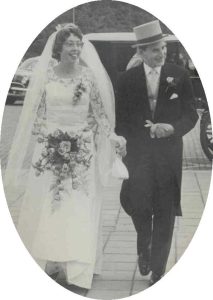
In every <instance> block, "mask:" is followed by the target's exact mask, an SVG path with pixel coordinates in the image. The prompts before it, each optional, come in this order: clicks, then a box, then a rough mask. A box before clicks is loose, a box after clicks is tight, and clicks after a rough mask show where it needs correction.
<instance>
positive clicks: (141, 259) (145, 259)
mask: <svg viewBox="0 0 213 300" xmlns="http://www.w3.org/2000/svg"><path fill="white" fill-rule="evenodd" d="M138 267H139V271H140V273H141V275H142V276H146V275H148V274H149V272H150V271H151V269H150V257H149V256H144V255H143V254H140V255H139V256H138Z"/></svg>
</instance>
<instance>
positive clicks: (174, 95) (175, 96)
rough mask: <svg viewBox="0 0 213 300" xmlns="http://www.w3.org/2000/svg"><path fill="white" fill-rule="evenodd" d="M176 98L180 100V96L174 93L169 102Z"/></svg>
mask: <svg viewBox="0 0 213 300" xmlns="http://www.w3.org/2000/svg"><path fill="white" fill-rule="evenodd" d="M176 98H178V94H176V93H173V94H172V95H171V96H170V98H169V100H173V99H176Z"/></svg>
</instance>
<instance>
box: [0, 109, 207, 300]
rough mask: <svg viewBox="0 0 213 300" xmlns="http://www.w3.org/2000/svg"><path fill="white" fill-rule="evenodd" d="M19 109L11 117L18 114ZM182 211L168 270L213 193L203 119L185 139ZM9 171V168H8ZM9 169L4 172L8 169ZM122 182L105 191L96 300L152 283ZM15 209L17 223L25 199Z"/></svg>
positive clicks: (5, 134) (7, 131)
mask: <svg viewBox="0 0 213 300" xmlns="http://www.w3.org/2000/svg"><path fill="white" fill-rule="evenodd" d="M13 109H14V108H13V107H12V108H11V109H10V108H9V109H8V111H7V115H8V116H11V117H12V115H13ZM17 119H18V115H16V116H15V117H14V118H13V119H12V118H11V122H13V124H12V123H10V122H3V130H2V145H1V152H2V153H1V158H2V166H3V168H4V166H5V164H6V159H7V153H8V150H9V145H10V143H11V137H12V135H13V132H14V124H15V121H14V120H17ZM183 170H184V171H183V185H182V209H183V217H181V218H177V220H176V225H175V231H174V236H173V243H172V248H171V252H170V256H169V260H168V264H167V271H169V270H170V269H171V268H172V266H173V265H174V264H175V263H176V262H177V261H178V260H179V258H180V256H181V255H182V254H183V252H184V250H185V249H186V248H187V246H188V244H189V243H190V241H191V239H192V237H193V235H194V232H195V231H196V228H197V226H198V224H199V221H200V219H201V216H202V212H203V209H204V206H205V202H206V199H207V195H208V190H209V184H210V177H211V164H210V162H209V161H208V160H207V158H206V157H205V156H204V154H203V152H202V149H201V146H200V143H199V123H198V124H197V126H196V127H195V129H193V130H192V131H191V132H190V133H189V134H187V135H186V136H185V137H184V160H183ZM2 171H4V170H2ZM3 173H4V172H3ZM119 192H120V182H119V181H114V182H112V183H111V185H110V186H109V187H107V188H105V190H104V202H103V209H102V214H103V216H102V217H103V218H102V219H103V239H104V249H103V250H104V262H103V272H102V274H101V275H95V276H94V280H93V284H92V288H91V290H89V291H88V292H85V293H84V295H85V296H88V297H91V298H95V299H118V298H123V297H127V296H130V295H133V294H135V293H138V292H140V291H142V290H145V289H146V288H147V287H148V279H149V276H144V277H142V276H141V275H140V274H139V271H138V267H137V255H136V233H135V230H134V227H133V225H132V222H131V219H130V218H129V216H127V215H126V214H125V212H124V211H123V210H122V208H121V207H120V203H119ZM7 200H8V205H9V209H10V212H11V215H12V217H13V220H14V222H15V223H16V222H17V217H18V214H19V207H20V201H21V200H19V201H16V203H11V202H10V201H9V199H7Z"/></svg>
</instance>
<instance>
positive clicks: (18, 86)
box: [6, 56, 56, 104]
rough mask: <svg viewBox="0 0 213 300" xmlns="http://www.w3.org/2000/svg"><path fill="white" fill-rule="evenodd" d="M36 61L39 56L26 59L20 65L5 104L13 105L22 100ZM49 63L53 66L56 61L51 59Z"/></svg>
mask: <svg viewBox="0 0 213 300" xmlns="http://www.w3.org/2000/svg"><path fill="white" fill-rule="evenodd" d="M38 60H39V56H35V57H31V58H28V59H26V60H25V61H24V62H23V63H21V64H20V66H19V67H18V69H17V71H16V73H15V75H14V77H13V80H12V83H11V85H10V89H9V92H8V95H7V100H6V103H7V104H13V103H14V102H15V101H19V100H21V101H23V100H24V97H25V94H26V91H27V88H28V85H29V82H30V78H31V75H32V73H33V69H34V68H35V66H36V64H37V62H38ZM51 63H52V64H55V63H56V60H55V59H52V61H51Z"/></svg>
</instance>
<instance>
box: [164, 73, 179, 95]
mask: <svg viewBox="0 0 213 300" xmlns="http://www.w3.org/2000/svg"><path fill="white" fill-rule="evenodd" d="M166 82H167V87H166V90H165V92H166V93H167V92H168V90H169V89H171V88H174V89H175V88H176V87H177V81H176V78H174V77H170V76H169V77H167V78H166Z"/></svg>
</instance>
